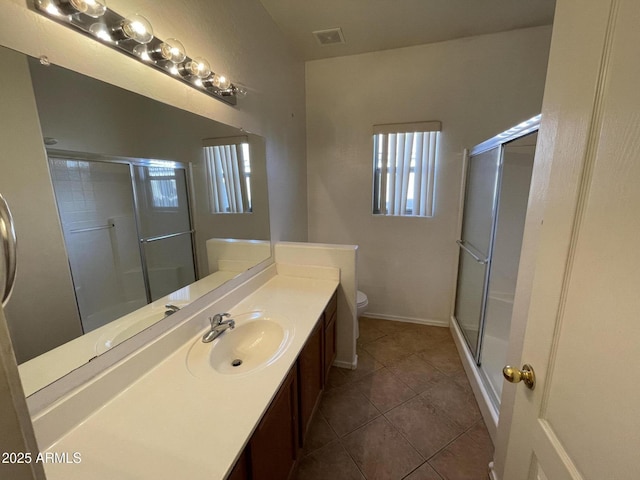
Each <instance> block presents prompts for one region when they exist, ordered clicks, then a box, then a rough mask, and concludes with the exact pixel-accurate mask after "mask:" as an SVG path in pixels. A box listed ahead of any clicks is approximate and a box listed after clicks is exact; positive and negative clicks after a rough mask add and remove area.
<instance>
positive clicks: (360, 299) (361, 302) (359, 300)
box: [356, 290, 369, 307]
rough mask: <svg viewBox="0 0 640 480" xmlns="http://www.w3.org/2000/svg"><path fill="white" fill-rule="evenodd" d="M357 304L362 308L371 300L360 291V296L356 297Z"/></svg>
mask: <svg viewBox="0 0 640 480" xmlns="http://www.w3.org/2000/svg"><path fill="white" fill-rule="evenodd" d="M356 303H357V304H358V307H362V306H365V305H366V304H368V303H369V299H368V298H367V296H366V295H365V294H364V293H363V292H361V291H360V290H358V294H357V295H356Z"/></svg>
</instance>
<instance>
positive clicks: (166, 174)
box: [132, 165, 196, 301]
mask: <svg viewBox="0 0 640 480" xmlns="http://www.w3.org/2000/svg"><path fill="white" fill-rule="evenodd" d="M132 168H133V172H134V179H135V196H136V203H137V209H138V222H139V231H140V244H141V248H142V257H143V261H144V263H145V270H146V272H147V280H148V281H147V285H148V287H147V288H148V292H147V293H148V296H149V299H150V301H154V300H157V299H158V298H160V297H163V296H165V295H168V294H169V293H171V292H174V291H176V290H178V289H179V288H182V287H184V286H185V285H189V284H190V283H193V282H195V280H196V272H195V262H194V250H193V230H192V228H191V218H190V212H189V202H188V196H187V174H186V170H185V169H184V168H181V167H169V166H153V165H135V166H133V167H132Z"/></svg>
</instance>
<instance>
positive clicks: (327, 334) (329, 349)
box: [324, 313, 336, 381]
mask: <svg viewBox="0 0 640 480" xmlns="http://www.w3.org/2000/svg"><path fill="white" fill-rule="evenodd" d="M335 359H336V314H335V313H334V314H333V317H331V319H330V320H329V322H328V323H327V326H326V328H325V330H324V374H325V381H326V379H327V378H328V377H329V370H330V369H331V365H332V364H333V361H334V360H335Z"/></svg>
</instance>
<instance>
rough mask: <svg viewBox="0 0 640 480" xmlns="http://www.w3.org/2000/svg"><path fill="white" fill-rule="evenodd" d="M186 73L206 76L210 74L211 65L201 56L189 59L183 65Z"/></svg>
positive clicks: (201, 76)
mask: <svg viewBox="0 0 640 480" xmlns="http://www.w3.org/2000/svg"><path fill="white" fill-rule="evenodd" d="M184 68H185V71H186V73H187V75H195V76H196V77H198V78H207V77H208V76H209V75H210V74H211V66H210V65H209V62H207V61H206V60H205V59H204V58H202V57H196V58H194V59H192V60H189V61H188V62H187V63H186V64H185V66H184Z"/></svg>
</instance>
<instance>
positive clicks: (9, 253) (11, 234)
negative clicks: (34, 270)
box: [0, 195, 16, 307]
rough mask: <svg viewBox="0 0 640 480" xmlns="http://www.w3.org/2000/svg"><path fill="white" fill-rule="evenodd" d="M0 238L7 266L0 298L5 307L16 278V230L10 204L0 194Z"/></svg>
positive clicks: (1, 285)
mask: <svg viewBox="0 0 640 480" xmlns="http://www.w3.org/2000/svg"><path fill="white" fill-rule="evenodd" d="M0 239H1V243H2V251H3V253H4V255H3V256H4V258H3V259H2V260H0V261H4V264H5V268H6V276H5V278H2V279H0V287H1V288H0V296H1V297H0V300H1V303H2V306H3V307H4V306H5V305H6V303H7V301H8V300H9V296H10V295H11V291H12V290H13V284H14V282H15V279H16V231H15V228H14V224H13V217H12V216H11V210H9V205H8V204H7V201H6V200H5V199H4V197H3V196H2V195H0Z"/></svg>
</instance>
